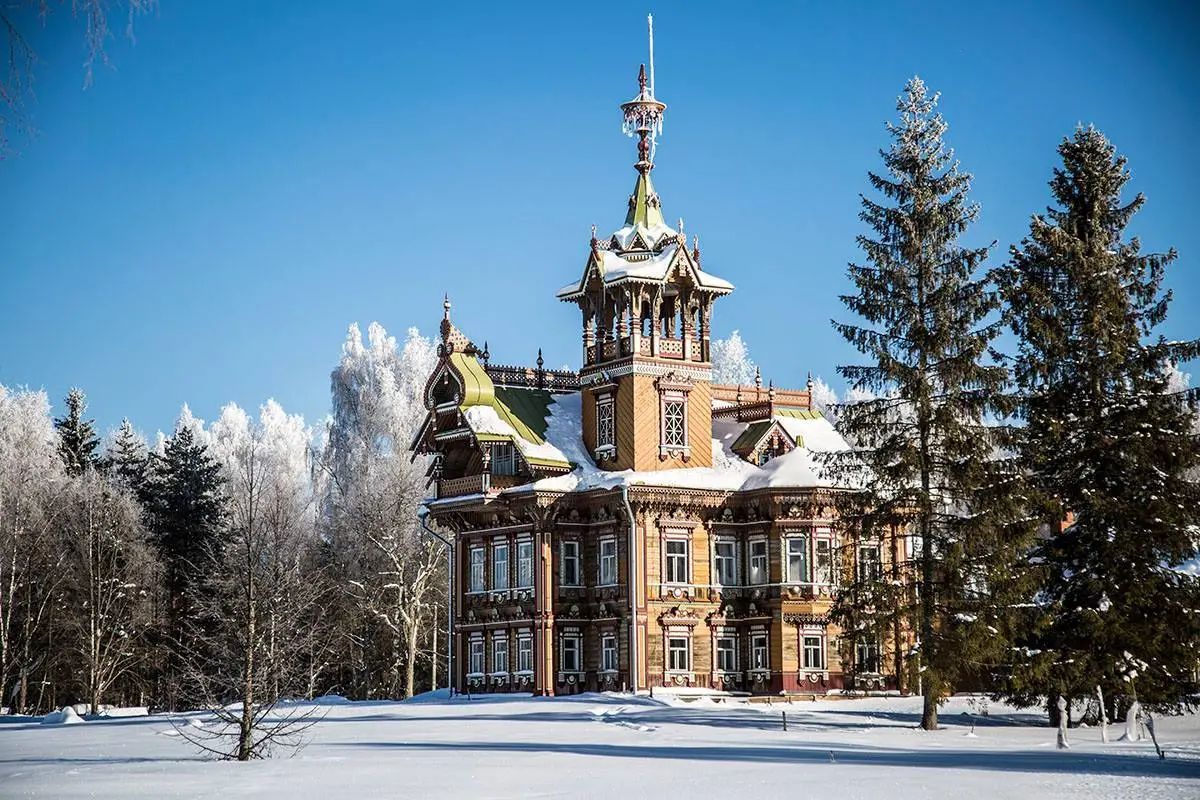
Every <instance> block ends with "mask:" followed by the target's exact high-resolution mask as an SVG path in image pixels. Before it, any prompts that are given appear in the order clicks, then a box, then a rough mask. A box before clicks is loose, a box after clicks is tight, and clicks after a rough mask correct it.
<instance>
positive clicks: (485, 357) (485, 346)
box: [479, 339, 492, 369]
mask: <svg viewBox="0 0 1200 800" xmlns="http://www.w3.org/2000/svg"><path fill="white" fill-rule="evenodd" d="M479 355H480V356H482V357H483V368H484V369H487V365H488V359H490V358H491V357H492V354H491V353H489V352H488V343H487V339H484V340H483V352H482V353H480V354H479Z"/></svg>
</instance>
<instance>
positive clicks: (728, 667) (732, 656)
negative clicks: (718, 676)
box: [717, 636, 737, 672]
mask: <svg viewBox="0 0 1200 800" xmlns="http://www.w3.org/2000/svg"><path fill="white" fill-rule="evenodd" d="M717 671H718V672H737V637H735V636H720V637H718V638H717Z"/></svg>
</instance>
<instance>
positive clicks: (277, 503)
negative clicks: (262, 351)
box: [189, 400, 328, 761]
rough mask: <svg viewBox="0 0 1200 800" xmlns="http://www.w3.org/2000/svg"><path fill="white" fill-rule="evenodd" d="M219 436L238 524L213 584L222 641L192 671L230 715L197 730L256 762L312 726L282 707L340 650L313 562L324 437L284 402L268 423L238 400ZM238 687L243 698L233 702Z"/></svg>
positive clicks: (208, 605)
mask: <svg viewBox="0 0 1200 800" xmlns="http://www.w3.org/2000/svg"><path fill="white" fill-rule="evenodd" d="M208 434H209V439H210V442H211V447H210V450H211V453H212V455H213V457H214V459H215V460H216V462H217V463H218V464H220V467H221V472H222V477H223V486H224V495H225V498H226V511H227V513H226V515H225V518H224V522H225V524H226V526H227V533H226V535H225V537H224V540H225V541H224V546H223V547H222V548H221V549H220V550H219V551H217V552H213V553H212V554H211V555H210V560H209V564H210V569H211V571H212V573H213V576H212V578H211V579H210V582H211V585H212V588H213V591H212V593H211V595H210V596H209V597H207V598H206V599H205V600H204V601H203V603H204V605H205V612H206V613H204V614H202V615H200V616H201V618H202V621H203V619H206V618H210V617H211V618H213V619H215V620H216V623H215V625H214V627H213V629H212V630H211V631H210V635H211V644H210V646H209V647H208V648H206V650H205V651H204V655H205V656H206V658H205V659H202V660H198V661H196V662H194V663H192V664H190V665H189V674H190V677H191V678H192V679H194V680H195V681H196V683H197V684H198V685H197V689H198V694H200V695H201V697H202V698H203V699H204V701H205V702H206V704H207V705H208V707H209V709H210V710H211V711H212V712H213V713H215V714H216V715H217V716H218V718H219V719H220V720H221V722H223V723H225V725H224V726H219V727H220V731H219V732H214V735H213V736H205V737H203V738H202V739H197V738H196V737H192V739H193V741H196V742H197V743H199V744H201V745H202V746H204V747H206V748H207V749H209V750H210V751H213V752H218V753H219V754H221V755H223V756H228V757H230V758H236V759H238V760H241V761H246V760H249V759H251V758H257V757H261V756H262V755H264V754H266V752H267V751H268V750H269V749H270V748H271V747H272V746H273V745H280V744H284V743H292V740H293V739H294V737H295V736H296V735H297V734H298V733H299V732H300V730H301V729H303V728H304V727H306V725H307V722H308V720H307V719H304V718H296V717H292V716H290V715H286V714H284V715H283V716H282V717H281V716H280V713H279V712H278V711H277V710H276V704H277V702H278V701H279V699H280V697H281V696H282V695H283V694H285V693H286V694H300V693H309V694H311V693H312V681H311V680H310V676H311V675H312V669H311V666H310V665H309V664H308V661H309V659H310V658H312V656H313V654H314V653H324V652H326V651H327V649H328V647H327V644H326V642H325V639H326V631H325V630H323V628H322V625H321V620H322V605H323V603H324V602H325V600H326V599H327V598H326V594H327V588H326V584H325V581H324V580H323V575H322V574H321V573H320V572H319V571H318V570H314V569H313V565H312V561H313V559H312V553H313V551H314V550H315V549H316V548H317V546H318V542H317V536H316V528H315V513H314V512H315V506H314V497H313V491H312V483H311V480H310V471H309V442H310V439H311V438H312V437H311V431H310V430H309V429H308V428H306V427H305V425H304V420H303V419H302V418H301V417H299V416H295V415H292V416H289V415H288V414H286V413H285V412H284V410H283V409H282V408H281V407H280V406H279V404H278V403H276V402H275V401H273V400H271V401H268V402H267V403H266V404H265V405H264V406H263V407H262V408H261V409H260V412H259V419H258V421H257V422H254V421H252V420H251V419H250V418H249V417H248V415H247V414H246V413H245V412H244V411H243V410H242V409H241V408H239V407H238V406H237V405H236V404H233V403H230V404H229V405H227V406H226V407H225V408H224V409H223V410H222V412H221V416H220V418H219V419H218V420H217V421H216V422H214V423H213V424H212V426H211V428H210V429H209V432H208ZM201 624H203V622H201ZM229 694H233V695H235V696H237V697H238V699H239V700H240V701H241V702H240V705H239V706H238V707H235V708H226V706H225V699H226V697H227V696H228V695H229Z"/></svg>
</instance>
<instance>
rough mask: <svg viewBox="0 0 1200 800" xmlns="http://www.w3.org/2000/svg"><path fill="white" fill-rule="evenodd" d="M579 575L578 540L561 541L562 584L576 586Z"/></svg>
mask: <svg viewBox="0 0 1200 800" xmlns="http://www.w3.org/2000/svg"><path fill="white" fill-rule="evenodd" d="M579 578H580V575H579V542H563V544H562V581H563V585H564V586H578V585H579V584H580V580H579Z"/></svg>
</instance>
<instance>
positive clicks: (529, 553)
mask: <svg viewBox="0 0 1200 800" xmlns="http://www.w3.org/2000/svg"><path fill="white" fill-rule="evenodd" d="M517 586H520V587H522V588H526V587H529V586H533V542H519V543H518V544H517Z"/></svg>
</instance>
